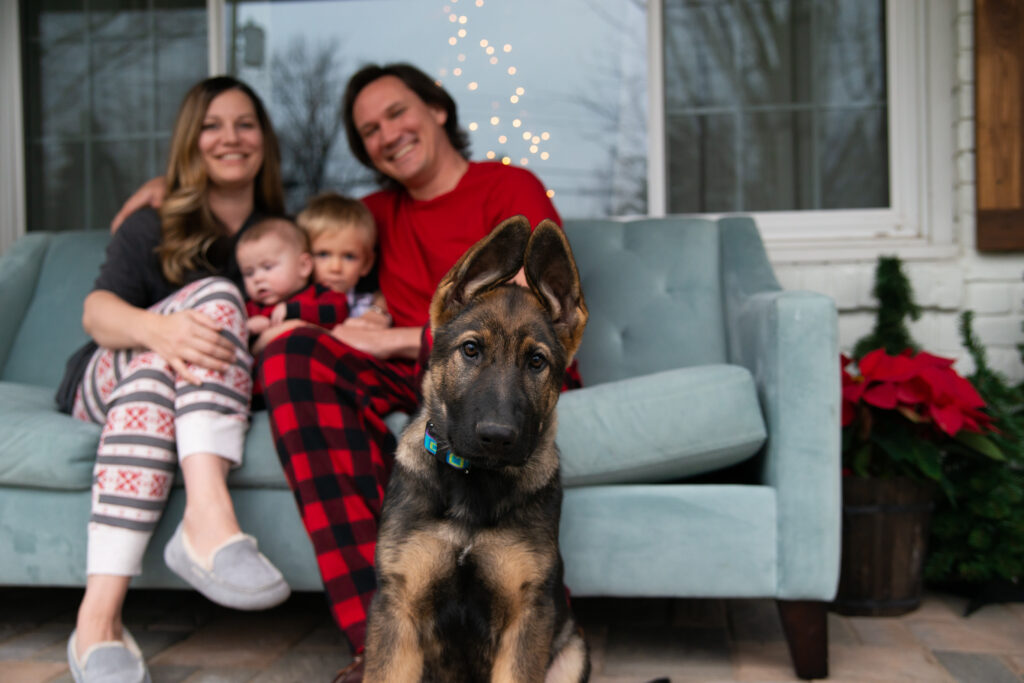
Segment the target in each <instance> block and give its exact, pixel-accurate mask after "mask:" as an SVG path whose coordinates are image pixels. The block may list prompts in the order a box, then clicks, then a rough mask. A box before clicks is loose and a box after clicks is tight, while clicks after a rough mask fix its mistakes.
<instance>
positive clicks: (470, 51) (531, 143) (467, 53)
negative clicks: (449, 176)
mask: <svg viewBox="0 0 1024 683" xmlns="http://www.w3.org/2000/svg"><path fill="white" fill-rule="evenodd" d="M484 2H485V0H463V1H462V2H461V3H460V2H459V0H448V2H447V3H446V4H445V5H444V13H445V15H446V16H447V17H448V22H449V23H450V24H452V29H453V31H454V32H453V34H452V35H451V37H449V38H448V44H449V45H450V46H452V47H453V48H455V50H456V56H455V62H456V63H457V65H456V66H454V67H452V68H451V69H448V68H442V69H440V70H439V75H440V77H441V78H447V77H448V76H451V77H452V78H453V79H455V80H456V87H458V88H465V89H466V90H468V91H469V92H480V82H479V81H477V80H471V79H470V76H469V74H468V73H467V67H468V66H478V65H479V64H481V63H482V64H483V66H484V67H485V68H487V69H491V68H497V69H498V70H499V71H498V73H499V74H500V73H501V72H502V71H503V72H504V73H505V74H506V75H507V76H508V77H509V79H501V80H504V81H508V80H510V79H511V80H512V82H513V85H511V86H509V87H510V89H509V90H508V91H507V92H508V95H507V97H508V104H509V105H512V106H513V107H515V106H516V105H520V106H519V107H518V108H517V110H516V111H514V112H512V113H511V114H510V115H509V116H503V115H502V113H503V111H502V110H503V109H504V105H503V104H502V102H500V101H498V100H494V101H492V102H491V106H490V109H491V111H492V114H491V116H490V117H486V118H485V119H483V120H480V121H469V122H468V123H467V124H466V128H468V129H469V130H470V131H471V132H477V131H480V132H481V133H486V132H487V130H488V128H487V127H488V126H490V128H491V129H493V130H491V131H490V133H491V134H492V135H493V137H491V136H488V135H485V136H484V138H485V139H486V140H488V141H493V142H495V143H497V145H498V146H496V147H490V148H489V149H488V150H487V151H486V152H485V153H484V156H485V157H486V158H488V159H491V160H499V161H501V163H503V164H506V165H508V164H511V163H512V162H513V158H512V156H511V155H510V152H509V151H508V150H512V149H515V150H522V153H521V156H520V158H519V159H518V163H519V165H520V166H529V165H530V163H531V162H533V161H547V160H549V159H550V158H551V153H550V152H549V151H548V150H547V149H545V147H546V146H547V145H546V144H545V143H547V142H548V141H549V140H550V139H551V133H549V132H548V131H546V130H545V131H533V130H530V129H529V127H528V126H527V125H526V123H525V122H524V121H523V117H524V116H525V114H524V112H523V109H522V107H521V103H522V101H523V99H524V98H526V97H527V93H526V88H524V87H523V86H522V85H515V84H514V83H515V81H514V77H515V76H516V75H517V74H518V72H519V70H518V68H517V67H516V66H515V65H514V64H512V63H510V62H511V61H512V60H513V57H512V44H511V43H501V44H498V43H492V42H491V41H490V40H488V39H487V38H482V37H481V38H476V37H475V36H474V37H471V36H470V30H469V23H470V18H469V14H468V13H469V12H473V11H475V10H478V9H480V8H482V7H483V6H484ZM496 75H497V74H496ZM498 80H499V79H497V78H496V79H495V82H498ZM509 127H511V129H510V128H509ZM520 140H521V142H520ZM502 148H504V149H505V150H506V151H505V152H500V151H499V150H502ZM499 155H500V156H499ZM547 193H548V196H549V197H553V196H554V194H555V192H554V190H550V189H549V190H548V191H547Z"/></svg>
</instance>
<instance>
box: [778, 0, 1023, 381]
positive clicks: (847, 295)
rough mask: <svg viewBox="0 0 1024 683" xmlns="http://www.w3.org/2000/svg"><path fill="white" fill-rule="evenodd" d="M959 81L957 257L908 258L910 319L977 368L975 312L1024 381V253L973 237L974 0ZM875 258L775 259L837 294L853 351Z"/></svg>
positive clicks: (963, 20) (968, 4) (966, 369)
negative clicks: (969, 319)
mask: <svg viewBox="0 0 1024 683" xmlns="http://www.w3.org/2000/svg"><path fill="white" fill-rule="evenodd" d="M954 28H955V35H956V40H957V43H958V45H957V46H956V51H957V52H956V65H955V68H956V83H955V84H954V87H953V89H952V91H951V92H950V97H951V98H952V104H953V106H954V107H955V112H956V113H955V115H954V121H953V131H952V134H953V136H954V140H955V150H954V153H953V157H952V158H951V159H949V163H950V164H952V165H953V167H954V169H953V170H954V182H953V187H952V188H950V189H951V191H952V192H954V206H955V209H954V210H955V216H954V219H955V224H956V226H957V231H958V232H957V235H958V242H959V244H960V245H961V254H960V256H959V257H956V258H952V259H946V260H935V261H905V262H904V269H905V272H906V273H907V276H908V277H909V278H910V281H911V285H912V286H913V288H914V295H915V298H916V299H917V302H918V304H920V305H921V306H922V307H923V308H924V309H925V310H924V314H923V315H922V317H921V319H920V320H918V321H916V322H913V323H910V331H911V335H912V336H913V337H914V339H915V340H916V341H917V342H918V343H919V344H920V345H921V346H922V347H923V348H925V349H926V350H928V351H930V352H931V353H935V354H937V355H942V356H948V357H952V358H956V359H957V365H956V367H957V369H958V370H959V371H960V372H963V373H970V372H972V371H973V363H972V362H971V360H970V358H969V357H968V356H967V354H966V352H965V351H964V349H963V347H962V346H961V345H960V333H959V331H958V325H959V316H960V312H961V311H962V310H966V309H970V310H973V311H974V312H975V323H974V328H975V333H976V334H977V335H978V337H979V339H981V341H982V343H983V344H984V345H985V348H986V354H987V356H988V360H989V364H990V365H991V366H992V368H993V369H995V370H997V371H998V372H1001V373H1002V374H1004V375H1005V376H1007V377H1008V378H1009V379H1011V380H1013V381H1021V380H1024V364H1022V363H1021V357H1020V353H1019V352H1018V350H1017V344H1019V343H1024V331H1022V330H1021V323H1022V321H1024V280H1022V276H1024V255H1020V254H1000V255H991V254H979V253H978V252H976V251H975V250H974V244H975V238H974V230H975V216H974V211H975V186H974V183H975V168H974V163H975V160H974V57H973V43H974V21H973V0H957V15H956V19H955V25H954ZM874 270H875V265H874V264H873V263H870V264H868V263H855V264H850V263H835V264H808V265H800V264H784V265H779V266H777V269H776V273H777V275H778V277H779V281H780V283H781V284H782V285H783V287H785V288H787V289H806V290H811V291H817V292H821V293H823V294H826V295H828V296H830V297H832V298H833V299H834V300H835V301H836V305H837V306H838V308H839V312H840V315H839V343H840V348H842V349H843V350H844V351H849V350H850V348H851V347H852V346H853V344H854V343H855V342H856V341H857V340H858V339H860V338H861V337H863V336H864V335H865V334H867V333H868V332H870V331H871V328H872V327H873V326H874V322H875V313H874V308H875V305H876V302H875V301H874V298H873V297H872V296H871V288H872V286H873V280H874Z"/></svg>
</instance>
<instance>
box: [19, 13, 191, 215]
mask: <svg viewBox="0 0 1024 683" xmlns="http://www.w3.org/2000/svg"><path fill="white" fill-rule="evenodd" d="M22 20H23V29H22V36H23V43H24V46H25V50H24V54H25V61H24V75H23V80H22V82H23V92H24V98H25V118H24V120H25V127H26V130H25V135H26V166H27V194H28V206H27V210H28V226H29V229H31V230H70V229H81V228H96V229H106V228H107V226H108V225H109V223H110V219H111V218H112V217H113V216H114V213H115V212H116V211H117V209H118V207H120V205H121V203H122V202H123V201H124V199H125V198H126V197H127V196H128V195H129V194H130V193H131V192H132V191H133V190H134V189H135V188H136V187H138V185H139V184H141V183H142V181H144V180H146V179H148V178H151V177H154V176H157V175H160V174H162V173H163V172H164V167H165V164H166V156H167V144H168V141H169V139H170V132H171V126H172V125H173V122H174V118H175V116H176V115H177V110H178V106H179V104H180V103H181V98H182V97H183V96H184V94H185V91H186V90H188V88H189V87H190V86H191V85H192V84H193V83H195V82H196V81H198V80H200V79H202V78H204V77H205V76H206V69H207V39H206V35H207V33H206V23H207V16H206V2H205V0H154V1H153V2H139V1H138V0H89V1H88V2H87V1H86V0H48V1H46V2H32V3H22Z"/></svg>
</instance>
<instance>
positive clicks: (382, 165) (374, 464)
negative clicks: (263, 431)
mask: <svg viewBox="0 0 1024 683" xmlns="http://www.w3.org/2000/svg"><path fill="white" fill-rule="evenodd" d="M344 116H345V127H346V132H347V134H348V141H349V147H350V148H351V149H352V153H353V154H354V155H355V156H356V158H357V159H359V160H360V161H361V162H362V163H363V164H364V165H366V166H367V167H370V168H373V169H374V170H375V171H376V172H377V174H378V180H379V181H380V182H381V184H382V185H383V187H384V189H382V190H381V191H379V192H375V193H373V194H371V195H369V196H367V197H364V198H363V202H364V203H365V204H366V206H367V207H368V208H369V209H370V212H371V213H372V214H373V217H374V220H375V221H376V223H377V229H378V240H379V243H378V248H379V253H380V257H379V272H378V281H379V286H380V290H381V292H382V293H383V294H384V297H385V299H386V300H387V303H388V310H389V311H390V313H391V315H392V316H393V318H394V322H395V326H394V327H392V328H389V329H365V328H359V327H354V326H346V325H339V326H338V327H336V328H335V329H334V330H333V331H332V332H331V334H326V333H324V332H323V331H316V330H313V329H311V328H301V329H296V330H293V331H289V332H288V333H286V334H283V335H280V336H278V337H277V338H276V339H274V340H273V341H271V342H270V343H269V344H268V346H267V347H266V350H265V351H264V353H263V357H262V359H261V362H260V373H261V374H260V378H261V379H262V382H263V386H264V387H265V391H266V393H265V398H266V401H267V407H268V410H269V413H270V423H271V428H272V430H273V435H274V442H275V445H276V448H277V453H278V456H279V457H280V459H281V463H282V465H283V467H284V470H285V473H286V475H287V478H288V481H289V484H290V485H291V487H292V489H293V490H294V491H295V495H296V499H297V501H298V504H299V510H300V512H301V513H302V517H303V522H304V523H305V525H306V529H307V531H308V532H309V535H310V538H311V539H312V541H313V546H314V548H315V550H316V554H317V558H318V561H319V563H320V571H321V574H322V575H323V578H324V586H325V588H326V590H327V594H328V599H329V600H330V602H331V606H332V609H333V613H334V616H335V618H336V619H337V621H338V624H339V625H340V626H341V628H342V629H343V630H344V632H345V635H346V636H347V637H348V639H349V642H350V643H351V644H352V647H353V650H354V652H355V653H356V654H357V655H358V653H360V652H361V651H362V648H363V642H364V639H365V629H366V609H367V608H368V607H369V604H370V599H371V597H372V595H373V592H374V589H375V586H376V583H375V579H374V574H373V555H374V548H375V544H376V539H377V521H378V519H379V516H380V510H381V503H382V500H383V496H384V488H385V486H386V484H387V477H388V473H389V472H390V469H391V463H392V458H393V453H394V449H395V440H394V437H393V436H392V435H391V433H390V432H389V431H388V429H387V426H386V425H385V423H384V419H383V418H384V417H385V416H386V415H388V414H389V413H391V412H393V411H396V410H400V411H404V412H410V413H411V412H413V411H415V409H416V407H417V403H418V401H419V396H418V393H419V392H418V387H419V379H420V372H421V370H422V368H421V367H420V366H419V364H418V363H417V362H416V359H417V358H420V357H421V352H425V351H426V344H427V343H428V342H425V341H424V339H425V337H426V335H425V334H424V330H425V326H426V325H427V322H428V319H429V307H430V299H431V297H432V296H433V293H434V290H435V288H436V287H437V284H438V282H440V281H441V278H442V277H444V275H445V274H446V273H447V272H448V270H449V268H451V266H452V265H453V264H454V263H455V262H456V261H457V260H458V259H459V257H461V256H462V254H463V253H464V252H465V251H466V250H467V249H468V248H469V247H470V246H472V245H473V244H475V243H476V242H477V241H478V240H480V239H481V238H483V237H484V236H485V235H487V234H488V233H490V231H491V229H492V228H494V227H495V226H496V225H498V224H499V223H500V222H501V221H503V220H504V219H506V218H509V217H511V216H515V215H517V214H523V215H525V216H526V217H527V219H528V220H529V221H530V224H531V225H536V224H537V223H539V222H540V221H541V220H542V219H544V218H550V219H552V220H554V221H556V222H559V223H561V220H560V218H559V216H558V212H557V211H556V210H555V207H554V205H552V203H551V200H550V199H549V198H548V196H547V194H546V191H545V188H544V186H543V185H542V184H541V182H540V181H539V180H538V179H537V178H536V176H534V175H533V174H532V173H530V172H529V171H527V170H525V169H522V168H516V167H512V166H506V165H504V164H501V163H499V162H471V161H469V160H468V158H467V157H468V152H469V144H468V138H467V136H466V133H465V132H464V131H462V130H461V129H460V128H459V125H458V115H457V111H456V106H455V102H454V101H453V100H452V98H451V96H450V95H449V94H448V93H447V92H446V91H445V90H444V89H443V88H441V87H440V86H439V85H438V84H437V83H435V82H434V81H433V80H432V79H431V78H430V77H428V76H427V75H426V74H424V73H423V72H422V71H420V70H419V69H417V68H415V67H413V66H410V65H408V64H391V65H386V66H376V65H373V66H367V67H365V68H363V69H361V70H360V71H359V72H357V73H356V74H355V75H354V76H352V78H351V79H350V80H349V83H348V87H347V89H346V92H345V101H344ZM325 368H327V369H328V370H329V371H325ZM309 397H318V398H317V399H316V400H315V401H310V400H309ZM324 397H327V398H324ZM358 664H359V662H358V657H357V662H356V667H357V668H358ZM358 678H359V673H358V671H353V672H352V677H351V678H349V679H346V680H358Z"/></svg>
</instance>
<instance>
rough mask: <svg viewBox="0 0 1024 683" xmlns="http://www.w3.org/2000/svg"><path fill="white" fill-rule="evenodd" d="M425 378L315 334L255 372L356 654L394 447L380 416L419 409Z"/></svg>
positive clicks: (272, 352) (270, 356)
mask: <svg viewBox="0 0 1024 683" xmlns="http://www.w3.org/2000/svg"><path fill="white" fill-rule="evenodd" d="M419 375H420V366H419V364H417V363H415V362H413V361H403V360H394V361H388V360H380V359H377V358H374V357H372V356H369V355H367V354H365V353H362V352H360V351H356V350H354V349H352V348H350V347H349V346H347V345H345V344H342V343H341V342H339V341H338V340H337V339H335V338H334V337H332V336H331V335H330V334H329V333H328V332H327V331H325V330H322V329H317V328H312V327H300V328H297V329H296V330H294V331H292V332H289V333H286V334H284V335H282V336H280V337H278V338H277V339H275V340H274V341H272V342H271V343H270V344H268V345H267V347H266V349H265V350H264V352H263V355H262V359H261V361H260V363H259V380H260V382H261V383H262V385H263V387H264V398H265V401H266V405H267V410H268V414H269V418H270V425H271V429H272V432H273V437H274V444H275V447H276V449H277V454H278V457H279V458H280V459H281V464H282V466H283V467H284V472H285V475H286V476H287V478H288V483H289V485H290V486H291V488H292V491H293V492H294V494H295V499H296V502H297V503H298V506H299V512H300V514H301V516H302V521H303V523H304V524H305V526H306V531H307V532H308V533H309V537H310V539H311V540H312V541H313V549H314V550H315V552H316V556H317V561H318V562H319V565H320V574H321V576H322V577H323V581H324V587H325V589H326V591H327V599H328V601H329V603H330V607H331V611H332V613H333V615H334V618H335V620H336V621H337V622H338V625H339V626H340V627H341V629H342V630H343V631H344V633H345V635H346V637H347V638H348V640H349V643H350V644H351V646H352V648H353V651H355V652H359V651H361V650H362V649H363V645H364V642H365V638H366V613H367V610H368V609H369V606H370V600H371V599H372V597H373V593H374V590H375V589H376V580H375V577H374V570H373V555H374V548H375V546H376V541H377V522H378V520H379V519H380V512H381V505H382V503H383V500H384V489H385V487H386V485H387V479H388V475H389V474H390V472H391V465H392V463H393V459H394V452H395V446H396V441H395V438H394V437H393V436H392V435H391V433H390V432H389V431H388V428H387V426H386V425H385V424H384V417H385V416H386V415H388V414H389V413H391V412H393V411H396V410H398V411H404V412H408V413H412V412H413V411H414V410H415V409H416V407H417V405H418V404H419V380H420V377H419Z"/></svg>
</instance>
